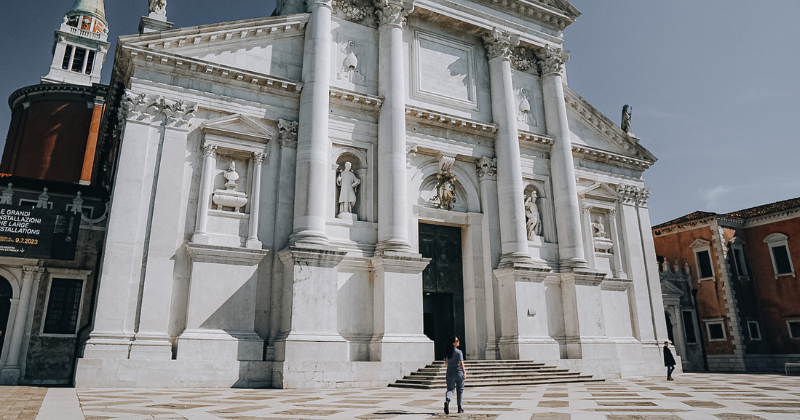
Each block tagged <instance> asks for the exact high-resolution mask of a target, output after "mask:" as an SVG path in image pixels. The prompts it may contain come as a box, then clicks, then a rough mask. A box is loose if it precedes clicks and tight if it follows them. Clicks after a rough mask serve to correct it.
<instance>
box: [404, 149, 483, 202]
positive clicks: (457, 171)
mask: <svg viewBox="0 0 800 420" xmlns="http://www.w3.org/2000/svg"><path fill="white" fill-rule="evenodd" d="M462 164H463V162H459V161H456V162H455V163H454V164H453V167H452V168H451V169H450V172H451V173H452V174H453V175H455V176H456V182H455V190H456V202H455V203H454V204H453V210H452V211H457V212H461V213H480V212H481V205H480V196H479V195H478V188H477V185H476V183H475V179H474V177H475V173H474V172H475V171H474V167H475V166H474V164H470V165H469V167H470V169H472V170H471V171H467V170H465V169H464V168H463V167H462ZM438 174H439V162H438V161H437V160H436V159H433V158H431V159H429V160H427V161H425V162H424V163H423V164H422V165H421V166H419V167H418V169H417V171H416V172H415V173H414V176H412V177H411V183H410V185H409V187H410V188H409V189H410V190H411V191H416V194H415V195H414V197H415V199H414V202H413V204H416V205H420V206H425V207H434V206H435V205H434V203H433V202H432V201H431V199H432V198H433V197H435V196H436V186H437V185H438V182H439V180H438V178H437V177H436V175H438Z"/></svg>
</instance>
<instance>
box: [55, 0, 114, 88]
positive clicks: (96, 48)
mask: <svg viewBox="0 0 800 420" xmlns="http://www.w3.org/2000/svg"><path fill="white" fill-rule="evenodd" d="M109 45H110V44H109V43H108V22H107V21H106V12H105V5H104V2H103V0H76V1H75V5H73V6H72V9H71V10H70V11H69V12H67V14H66V16H64V21H63V22H62V23H61V27H60V28H59V29H57V30H56V31H55V45H54V46H53V64H51V65H50V72H49V73H48V74H47V76H44V77H42V83H49V84H76V85H84V86H91V85H92V84H93V83H99V82H100V73H101V71H102V69H103V62H104V61H105V59H106V54H107V53H108V48H109Z"/></svg>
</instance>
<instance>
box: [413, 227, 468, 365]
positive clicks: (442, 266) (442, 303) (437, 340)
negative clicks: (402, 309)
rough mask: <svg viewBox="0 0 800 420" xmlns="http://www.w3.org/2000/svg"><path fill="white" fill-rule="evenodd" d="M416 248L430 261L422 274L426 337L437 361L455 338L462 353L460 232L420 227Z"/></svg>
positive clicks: (462, 285)
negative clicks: (432, 347) (430, 341)
mask: <svg viewBox="0 0 800 420" xmlns="http://www.w3.org/2000/svg"><path fill="white" fill-rule="evenodd" d="M419 249H420V253H421V254H422V256H423V257H425V258H430V259H431V262H430V264H428V266H427V267H426V268H425V271H423V272H422V293H423V320H424V321H423V322H424V331H425V335H427V336H428V338H430V339H431V340H433V342H434V346H435V347H434V351H435V356H436V360H442V359H443V358H444V345H445V343H446V342H447V340H449V339H450V338H451V337H453V336H457V337H458V338H459V339H460V341H461V345H460V346H459V348H460V349H461V351H464V349H465V348H466V345H465V343H466V338H465V337H464V331H465V327H464V273H463V271H462V261H461V229H460V228H457V227H451V226H439V225H430V224H425V223H420V224H419Z"/></svg>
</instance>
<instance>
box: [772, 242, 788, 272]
mask: <svg viewBox="0 0 800 420" xmlns="http://www.w3.org/2000/svg"><path fill="white" fill-rule="evenodd" d="M770 249H771V250H772V257H773V258H774V259H775V268H776V269H777V270H778V274H792V264H791V263H790V262H789V251H788V250H787V249H786V245H778V246H773V247H770Z"/></svg>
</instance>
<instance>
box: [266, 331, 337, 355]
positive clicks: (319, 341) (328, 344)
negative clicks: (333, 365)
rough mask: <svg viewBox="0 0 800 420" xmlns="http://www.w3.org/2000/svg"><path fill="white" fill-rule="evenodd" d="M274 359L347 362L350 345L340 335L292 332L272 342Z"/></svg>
mask: <svg viewBox="0 0 800 420" xmlns="http://www.w3.org/2000/svg"><path fill="white" fill-rule="evenodd" d="M274 348H275V360H276V361H281V362H288V361H292V362H316V361H319V362H349V361H350V345H349V343H348V342H347V340H345V339H344V338H343V337H342V336H341V335H339V334H336V333H325V332H318V333H313V332H307V333H295V332H292V333H290V334H289V335H287V336H286V337H285V338H278V339H277V340H275V343H274Z"/></svg>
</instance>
